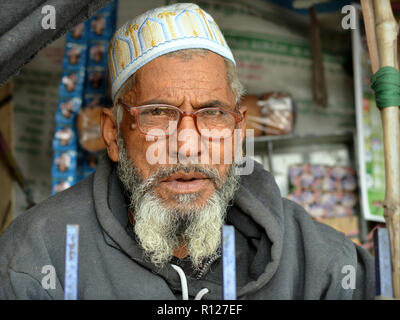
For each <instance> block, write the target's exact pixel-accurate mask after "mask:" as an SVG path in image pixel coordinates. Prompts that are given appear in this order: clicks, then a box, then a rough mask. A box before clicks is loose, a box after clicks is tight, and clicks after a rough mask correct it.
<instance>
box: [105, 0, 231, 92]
mask: <svg viewBox="0 0 400 320" xmlns="http://www.w3.org/2000/svg"><path fill="white" fill-rule="evenodd" d="M196 48H202V49H208V50H210V51H213V52H215V53H217V54H219V55H221V56H223V57H225V58H227V59H229V60H231V61H232V62H233V63H234V64H236V63H235V60H234V58H233V55H232V52H231V50H230V49H229V47H228V45H227V43H226V41H225V38H224V36H223V34H222V32H221V30H220V29H219V27H218V25H217V24H216V23H215V21H214V19H213V18H212V17H211V16H210V15H209V14H208V13H207V12H205V11H204V10H202V9H201V8H200V7H199V6H198V5H196V4H193V3H176V4H172V5H169V6H165V7H160V8H156V9H153V10H149V11H147V12H145V13H143V14H141V15H139V16H138V17H136V18H134V19H133V20H131V21H128V22H127V23H125V24H124V25H123V26H122V27H121V28H119V29H118V30H117V31H116V32H115V34H114V35H113V37H112V39H111V42H110V46H109V49H108V68H109V72H110V76H111V81H112V98H113V99H114V98H115V95H116V94H117V92H118V90H119V89H120V88H121V86H122V85H123V84H124V82H125V81H126V80H127V79H128V78H129V77H130V76H131V75H132V74H134V73H135V72H136V71H137V70H138V69H139V68H141V67H142V66H144V65H145V64H146V63H148V62H150V61H152V60H153V59H155V58H157V57H159V56H161V55H164V54H166V53H169V52H173V51H177V50H182V49H196Z"/></svg>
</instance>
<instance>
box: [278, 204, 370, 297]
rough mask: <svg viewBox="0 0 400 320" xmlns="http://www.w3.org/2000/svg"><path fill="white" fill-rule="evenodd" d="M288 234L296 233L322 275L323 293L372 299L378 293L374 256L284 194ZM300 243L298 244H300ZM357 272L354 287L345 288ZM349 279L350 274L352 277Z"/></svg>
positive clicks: (316, 270) (315, 267)
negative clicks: (345, 281) (347, 277)
mask: <svg viewBox="0 0 400 320" xmlns="http://www.w3.org/2000/svg"><path fill="white" fill-rule="evenodd" d="M282 202H283V207H284V212H285V213H284V214H285V229H286V230H285V237H289V238H290V237H291V235H290V234H295V235H296V236H295V237H297V241H298V242H299V245H300V246H301V248H302V250H303V252H304V256H305V257H306V258H305V263H306V264H307V260H308V261H309V262H308V263H312V268H313V269H314V270H315V272H317V273H319V274H323V275H324V276H323V277H320V278H319V279H320V281H321V288H325V292H324V293H323V297H325V298H327V299H329V298H336V299H339V298H340V299H341V298H343V299H351V298H352V299H366V298H367V299H372V298H373V297H374V294H375V291H374V290H375V289H374V287H375V275H374V272H375V271H374V270H375V267H374V260H373V258H372V256H371V254H370V253H369V252H368V251H366V250H365V249H364V248H362V247H360V246H358V245H357V244H355V243H354V242H353V241H351V240H350V239H349V238H348V237H346V236H345V235H344V233H342V232H339V231H337V230H335V229H334V228H332V227H330V226H328V225H326V224H323V223H320V222H318V221H315V220H313V219H312V218H311V216H310V215H309V214H308V213H307V212H306V211H305V210H304V209H303V208H302V207H301V206H300V205H299V204H297V203H295V202H293V201H291V200H288V199H285V198H283V200H282ZM299 245H298V246H297V247H299ZM353 274H354V281H356V282H354V290H346V288H344V287H343V281H344V280H346V276H351V275H353ZM349 279H350V278H349Z"/></svg>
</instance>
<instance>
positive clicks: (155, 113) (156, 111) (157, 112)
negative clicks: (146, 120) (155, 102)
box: [151, 108, 166, 116]
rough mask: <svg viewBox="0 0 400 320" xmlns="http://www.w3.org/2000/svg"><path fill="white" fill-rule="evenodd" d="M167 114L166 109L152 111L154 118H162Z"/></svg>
mask: <svg viewBox="0 0 400 320" xmlns="http://www.w3.org/2000/svg"><path fill="white" fill-rule="evenodd" d="M165 114H166V108H153V109H151V115H152V116H162V115H165Z"/></svg>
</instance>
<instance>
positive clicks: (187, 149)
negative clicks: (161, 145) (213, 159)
mask: <svg viewBox="0 0 400 320" xmlns="http://www.w3.org/2000/svg"><path fill="white" fill-rule="evenodd" d="M177 139H178V141H177V147H178V150H177V155H178V161H179V162H182V163H187V162H190V163H194V162H195V163H199V159H200V156H201V151H200V149H201V145H200V143H201V139H200V135H199V133H198V132H197V130H196V123H195V119H194V118H193V117H192V116H190V115H187V114H186V115H183V117H182V120H181V123H180V124H179V127H178V128H177Z"/></svg>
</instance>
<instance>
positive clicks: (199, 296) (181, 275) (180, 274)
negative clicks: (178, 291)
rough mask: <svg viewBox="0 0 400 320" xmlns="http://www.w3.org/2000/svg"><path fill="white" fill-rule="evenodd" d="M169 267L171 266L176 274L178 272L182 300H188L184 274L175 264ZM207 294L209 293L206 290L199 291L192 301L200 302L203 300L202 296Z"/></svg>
mask: <svg viewBox="0 0 400 320" xmlns="http://www.w3.org/2000/svg"><path fill="white" fill-rule="evenodd" d="M171 266H172V268H174V269H175V271H176V272H178V275H179V278H180V280H181V288H182V300H189V293H188V285H187V280H186V275H185V272H183V270H182V268H181V267H179V266H177V265H175V264H171ZM208 292H209V290H208V289H207V288H203V289H201V290H200V291H199V292H198V293H197V294H196V296H195V297H194V300H201V298H203V296H204V295H205V294H207V293H208Z"/></svg>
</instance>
